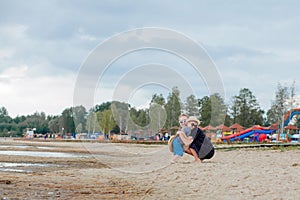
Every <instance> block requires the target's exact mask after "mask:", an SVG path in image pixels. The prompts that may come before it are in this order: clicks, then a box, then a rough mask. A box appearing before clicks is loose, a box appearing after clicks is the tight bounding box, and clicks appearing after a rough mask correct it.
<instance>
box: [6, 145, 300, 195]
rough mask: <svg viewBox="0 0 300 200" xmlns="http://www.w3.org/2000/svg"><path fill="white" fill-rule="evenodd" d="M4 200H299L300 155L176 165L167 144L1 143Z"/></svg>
mask: <svg viewBox="0 0 300 200" xmlns="http://www.w3.org/2000/svg"><path fill="white" fill-rule="evenodd" d="M0 153H1V154H0V174H1V177H0V198H1V199H299V198H300V178H299V174H300V148H299V146H298V147H296V148H293V149H292V150H288V149H277V150H274V149H270V148H267V149H264V148H260V149H258V148H256V149H232V150H217V151H216V154H215V156H214V157H213V159H211V160H209V161H205V162H203V163H194V162H193V158H192V157H191V156H188V155H184V156H183V157H182V158H180V159H179V160H178V161H177V163H175V164H171V163H170V160H171V153H170V152H169V151H168V147H167V145H143V144H116V143H115V144H111V143H83V142H77V143H74V142H43V141H40V142H37V141H15V140H11V139H6V140H4V139H1V140H0Z"/></svg>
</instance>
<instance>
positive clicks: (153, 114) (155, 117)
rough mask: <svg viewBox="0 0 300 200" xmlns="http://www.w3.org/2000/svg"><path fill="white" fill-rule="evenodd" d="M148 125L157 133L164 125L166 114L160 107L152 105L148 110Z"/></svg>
mask: <svg viewBox="0 0 300 200" xmlns="http://www.w3.org/2000/svg"><path fill="white" fill-rule="evenodd" d="M149 116H150V124H149V128H150V129H151V130H153V131H155V132H158V131H159V130H160V129H161V128H163V126H164V125H165V122H166V119H167V113H166V111H165V109H164V107H163V106H162V105H159V104H156V103H152V104H150V109H149Z"/></svg>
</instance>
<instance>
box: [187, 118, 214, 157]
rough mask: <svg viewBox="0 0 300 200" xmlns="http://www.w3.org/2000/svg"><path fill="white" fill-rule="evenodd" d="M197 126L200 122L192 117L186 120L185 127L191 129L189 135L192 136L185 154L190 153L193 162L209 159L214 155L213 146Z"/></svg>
mask: <svg viewBox="0 0 300 200" xmlns="http://www.w3.org/2000/svg"><path fill="white" fill-rule="evenodd" d="M199 124H200V121H199V120H198V119H197V118H196V117H194V116H191V117H189V118H188V120H187V126H188V127H190V128H191V132H192V133H191V135H192V136H194V137H193V138H194V140H193V142H192V143H191V144H190V145H189V149H188V150H189V152H188V151H187V153H191V154H192V155H193V156H194V159H195V162H202V161H203V160H205V159H210V158H212V157H213V156H214V154H215V148H214V146H213V145H212V143H211V141H210V139H209V138H208V137H207V136H206V135H205V134H204V133H203V132H202V130H201V129H200V128H198V125H199Z"/></svg>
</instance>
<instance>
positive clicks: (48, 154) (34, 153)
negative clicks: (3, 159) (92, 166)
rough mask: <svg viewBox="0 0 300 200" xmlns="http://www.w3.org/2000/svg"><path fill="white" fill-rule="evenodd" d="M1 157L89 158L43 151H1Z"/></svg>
mask: <svg viewBox="0 0 300 200" xmlns="http://www.w3.org/2000/svg"><path fill="white" fill-rule="evenodd" d="M0 155H11V156H33V157H55V158H82V157H87V156H86V155H78V154H71V153H61V152H43V151H0Z"/></svg>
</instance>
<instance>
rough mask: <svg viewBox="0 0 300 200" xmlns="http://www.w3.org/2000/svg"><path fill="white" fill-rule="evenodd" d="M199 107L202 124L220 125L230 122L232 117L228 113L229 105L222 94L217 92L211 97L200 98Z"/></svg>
mask: <svg viewBox="0 0 300 200" xmlns="http://www.w3.org/2000/svg"><path fill="white" fill-rule="evenodd" d="M199 107H200V116H201V121H202V123H201V125H202V126H207V125H209V124H210V125H212V126H218V125H220V124H228V123H230V122H229V120H230V118H229V116H228V115H227V106H226V104H225V102H224V100H223V98H222V97H221V96H220V94H218V93H215V94H212V95H211V96H210V97H208V96H204V97H203V98H202V99H200V100H199ZM226 120H227V121H226Z"/></svg>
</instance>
